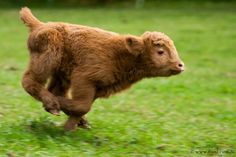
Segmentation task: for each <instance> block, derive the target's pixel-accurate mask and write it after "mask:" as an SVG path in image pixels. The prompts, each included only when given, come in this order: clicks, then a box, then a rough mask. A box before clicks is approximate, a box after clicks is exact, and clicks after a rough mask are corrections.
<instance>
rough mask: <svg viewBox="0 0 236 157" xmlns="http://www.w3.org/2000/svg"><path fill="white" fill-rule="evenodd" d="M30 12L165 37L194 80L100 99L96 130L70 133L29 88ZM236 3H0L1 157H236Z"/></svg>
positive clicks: (148, 85)
mask: <svg viewBox="0 0 236 157" xmlns="http://www.w3.org/2000/svg"><path fill="white" fill-rule="evenodd" d="M21 6H28V7H30V8H31V9H32V12H33V13H34V14H35V15H36V17H38V18H39V19H40V20H42V21H44V22H47V21H63V22H70V23H77V24H82V25H89V26H94V27H99V28H102V29H106V30H110V31H114V32H118V33H121V34H134V35H141V34H142V33H143V32H144V31H161V32H165V33H166V34H167V35H169V36H170V37H171V38H172V39H173V40H174V42H175V45H176V47H177V49H178V51H179V54H180V57H181V58H182V60H183V61H184V62H185V64H186V67H187V69H186V71H185V72H184V73H183V74H181V75H178V76H174V77H170V78H153V79H144V80H142V81H141V82H139V83H137V84H135V85H134V86H133V87H132V88H131V89H130V90H127V91H124V92H122V93H120V94H117V95H114V96H112V97H110V98H109V99H103V100H97V101H96V102H95V104H94V105H93V109H92V111H91V112H89V113H88V116H87V117H88V120H89V121H90V123H91V125H92V129H91V130H83V129H79V130H77V131H76V132H71V133H65V132H64V131H63V128H62V125H63V122H64V120H65V119H66V116H64V115H61V116H60V117H55V116H52V115H50V114H48V113H46V112H45V111H44V110H43V108H42V106H41V103H39V102H37V101H35V100H34V99H32V98H31V97H30V96H29V95H28V94H27V93H26V92H25V91H24V90H23V89H22V87H21V84H20V80H21V76H22V73H23V72H24V70H25V69H26V67H27V62H28V58H29V57H28V51H27V47H26V40H27V36H28V30H27V28H26V27H25V26H24V25H23V24H22V22H21V21H20V20H19V15H18V12H19V10H20V8H21ZM235 103H236V2H235V1H233V0H231V1H221V0H212V1H210V0H207V1H203V0H200V1H197V0H196V1H183V0H182V1H173V0H168V1H154V0H149V1H148V0H145V1H144V0H136V1H135V0H134V1H125V0H120V1H118V0H106V1H102V0H91V1H86V0H80V1H76V0H68V1H65V0H64V1H63V0H58V1H56V0H45V1H40V0H34V1H30V0H9V1H0V156H19V157H22V156H27V157H31V156H32V157H45V156H46V157H47V156H49V157H54V156H55V157H58V156H59V157H67V156H68V157H77V156H96V157H97V156H101V157H104V156H105V157H110V156H122V157H123V156H150V157H154V156H155V157H156V156H163V157H168V156H169V157H173V156H179V157H192V156H230V157H231V156H232V157H233V156H236V104H235Z"/></svg>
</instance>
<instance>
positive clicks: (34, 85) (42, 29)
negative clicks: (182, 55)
mask: <svg viewBox="0 0 236 157" xmlns="http://www.w3.org/2000/svg"><path fill="white" fill-rule="evenodd" d="M20 18H21V20H22V21H23V22H24V23H25V25H26V26H27V27H29V29H30V35H29V38H28V49H29V52H30V62H29V66H28V69H27V70H26V72H25V74H24V76H23V79H22V85H23V87H24V89H25V90H26V91H27V92H28V93H29V94H30V95H31V96H33V97H34V98H35V99H37V100H39V101H41V102H42V103H43V106H44V108H45V109H46V110H47V111H48V112H50V113H52V114H56V115H58V114H59V111H60V110H62V111H64V112H65V113H66V114H67V115H69V119H68V121H67V122H66V124H65V129H66V130H72V129H75V127H76V125H78V124H79V123H80V124H81V125H84V124H86V121H85V120H84V119H83V118H82V116H84V115H85V114H86V113H87V112H89V110H90V109H91V106H92V103H93V101H94V100H95V99H97V98H101V97H108V96H110V95H111V94H114V93H117V92H119V91H122V90H124V89H127V88H129V87H130V86H131V85H132V84H133V83H135V82H137V81H139V80H141V79H143V78H145V77H157V76H171V75H174V74H178V73H180V72H182V71H183V70H184V65H183V62H182V61H181V60H180V59H179V57H178V53H177V51H176V48H175V46H174V43H173V42H172V40H171V39H170V38H169V37H168V36H167V35H165V34H164V33H160V32H145V33H144V34H143V35H142V36H140V37H138V36H132V35H119V34H117V33H113V32H109V31H105V30H102V29H98V28H93V27H88V26H81V25H74V24H68V23H60V22H49V23H43V22H41V21H39V20H38V19H37V18H35V17H34V16H33V15H32V13H31V11H30V10H29V9H28V8H22V10H21V11H20ZM50 78H51V79H50ZM49 79H50V81H49V84H48V86H47V88H46V87H45V85H46V83H47V81H48V80H49ZM68 89H70V90H71V95H72V98H68V97H67V91H68Z"/></svg>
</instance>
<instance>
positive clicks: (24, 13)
mask: <svg viewBox="0 0 236 157" xmlns="http://www.w3.org/2000/svg"><path fill="white" fill-rule="evenodd" d="M20 19H21V20H22V21H23V22H24V24H25V25H26V26H27V27H29V28H30V30H33V29H34V28H36V27H38V26H40V25H42V24H43V23H42V22H41V21H39V20H38V19H37V18H36V17H35V16H34V15H33V14H32V13H31V11H30V9H29V8H27V7H23V8H22V9H21V11H20Z"/></svg>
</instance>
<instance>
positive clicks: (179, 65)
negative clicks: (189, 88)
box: [177, 61, 184, 71]
mask: <svg viewBox="0 0 236 157" xmlns="http://www.w3.org/2000/svg"><path fill="white" fill-rule="evenodd" d="M177 68H178V70H180V71H184V62H182V61H180V62H179V63H177Z"/></svg>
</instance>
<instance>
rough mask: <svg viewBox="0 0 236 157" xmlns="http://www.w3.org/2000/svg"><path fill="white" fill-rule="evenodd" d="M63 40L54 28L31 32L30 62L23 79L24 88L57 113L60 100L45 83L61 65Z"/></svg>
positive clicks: (46, 107) (49, 110)
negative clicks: (46, 87)
mask: <svg viewBox="0 0 236 157" xmlns="http://www.w3.org/2000/svg"><path fill="white" fill-rule="evenodd" d="M61 42H62V37H61V35H60V33H59V32H58V31H56V30H54V29H50V28H45V29H41V30H39V31H38V32H34V33H31V35H30V37H29V40H28V47H29V50H30V63H29V67H28V70H27V71H26V72H25V73H24V76H23V79H22V86H23V88H24V89H25V90H26V91H27V92H28V93H29V94H30V95H31V96H32V97H34V98H35V99H37V100H39V101H41V102H42V103H43V106H44V108H45V110H46V111H48V112H50V113H52V114H55V115H58V114H59V111H60V105H59V102H58V100H57V98H56V97H55V96H54V95H53V94H52V93H51V92H49V91H48V90H47V89H45V87H44V85H45V83H46V81H47V79H48V78H49V77H50V76H51V75H52V73H53V72H54V71H55V70H56V68H58V66H59V65H60V61H61V55H62V48H61V45H62V44H61Z"/></svg>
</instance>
